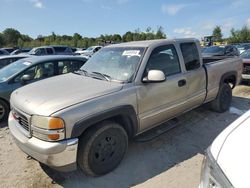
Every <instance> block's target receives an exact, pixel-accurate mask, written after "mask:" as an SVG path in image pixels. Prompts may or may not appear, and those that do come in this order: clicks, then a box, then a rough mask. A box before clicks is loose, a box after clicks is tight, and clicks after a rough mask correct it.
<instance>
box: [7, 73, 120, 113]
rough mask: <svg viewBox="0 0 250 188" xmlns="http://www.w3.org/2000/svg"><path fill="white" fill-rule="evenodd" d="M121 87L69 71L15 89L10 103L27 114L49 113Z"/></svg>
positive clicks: (118, 84) (117, 84)
mask: <svg viewBox="0 0 250 188" xmlns="http://www.w3.org/2000/svg"><path fill="white" fill-rule="evenodd" d="M122 87H123V86H122V84H120V83H115V82H108V81H104V80H98V79H94V78H90V77H85V76H81V75H77V74H73V73H70V74H65V75H61V76H56V77H53V78H50V79H46V80H43V81H39V82H36V83H33V84H30V85H27V86H25V87H22V88H20V89H18V90H16V91H14V92H13V93H12V95H11V105H13V106H14V107H15V108H18V109H19V110H21V111H23V112H25V113H27V114H30V115H32V114H37V115H43V116H49V115H51V114H53V113H55V112H57V111H59V110H61V109H64V108H67V107H69V106H72V105H75V104H78V103H82V102H84V101H87V100H91V99H93V98H96V97H100V96H103V95H107V94H110V93H112V92H116V91H119V90H121V89H122Z"/></svg>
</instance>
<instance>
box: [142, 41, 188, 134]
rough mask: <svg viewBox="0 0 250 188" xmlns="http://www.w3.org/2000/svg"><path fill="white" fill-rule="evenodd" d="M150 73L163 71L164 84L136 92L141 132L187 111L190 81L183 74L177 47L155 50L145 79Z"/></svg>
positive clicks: (145, 85) (143, 88)
mask: <svg viewBox="0 0 250 188" xmlns="http://www.w3.org/2000/svg"><path fill="white" fill-rule="evenodd" d="M149 70H161V71H163V73H164V74H165V76H166V80H165V81H164V82H158V83H153V82H152V83H143V84H142V85H141V86H140V87H139V89H138V90H137V96H138V111H139V121H140V131H144V130H146V129H149V128H152V127H153V126H157V125H159V124H161V123H163V122H165V121H166V120H168V119H170V118H172V117H174V116H176V115H177V114H179V113H181V112H183V111H185V109H183V107H184V105H185V99H186V96H187V90H188V86H187V81H186V80H187V78H186V77H185V76H184V75H183V74H182V70H181V66H180V61H179V58H178V54H177V52H176V49H175V46H174V45H172V44H170V45H165V46H160V47H157V48H155V49H154V50H153V52H152V54H151V56H150V58H149V60H148V63H147V66H146V69H145V72H144V75H143V77H146V76H147V74H148V71H149Z"/></svg>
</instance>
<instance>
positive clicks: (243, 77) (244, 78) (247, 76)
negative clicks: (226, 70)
mask: <svg viewBox="0 0 250 188" xmlns="http://www.w3.org/2000/svg"><path fill="white" fill-rule="evenodd" d="M242 80H250V75H249V74H242Z"/></svg>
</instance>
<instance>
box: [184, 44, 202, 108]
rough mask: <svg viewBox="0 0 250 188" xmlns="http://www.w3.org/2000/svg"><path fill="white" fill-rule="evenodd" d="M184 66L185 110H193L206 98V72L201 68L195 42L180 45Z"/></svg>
mask: <svg viewBox="0 0 250 188" xmlns="http://www.w3.org/2000/svg"><path fill="white" fill-rule="evenodd" d="M180 49H181V52H182V56H183V61H184V64H185V69H186V72H185V76H186V78H187V85H188V89H187V101H186V104H185V108H186V109H190V108H194V107H196V106H199V105H201V104H202V103H203V101H204V100H205V96H206V72H205V69H204V68H203V66H202V62H201V58H200V55H199V51H198V48H197V44H196V43H195V42H186V43H181V44H180Z"/></svg>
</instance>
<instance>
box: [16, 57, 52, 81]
mask: <svg viewBox="0 0 250 188" xmlns="http://www.w3.org/2000/svg"><path fill="white" fill-rule="evenodd" d="M23 75H30V77H31V80H38V79H44V78H48V77H51V76H54V63H52V62H47V63H43V64H39V65H36V66H33V67H31V68H29V69H27V70H26V71H24V72H23V73H22V74H20V75H18V76H17V77H16V78H15V82H20V80H21V77H22V76H23Z"/></svg>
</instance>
